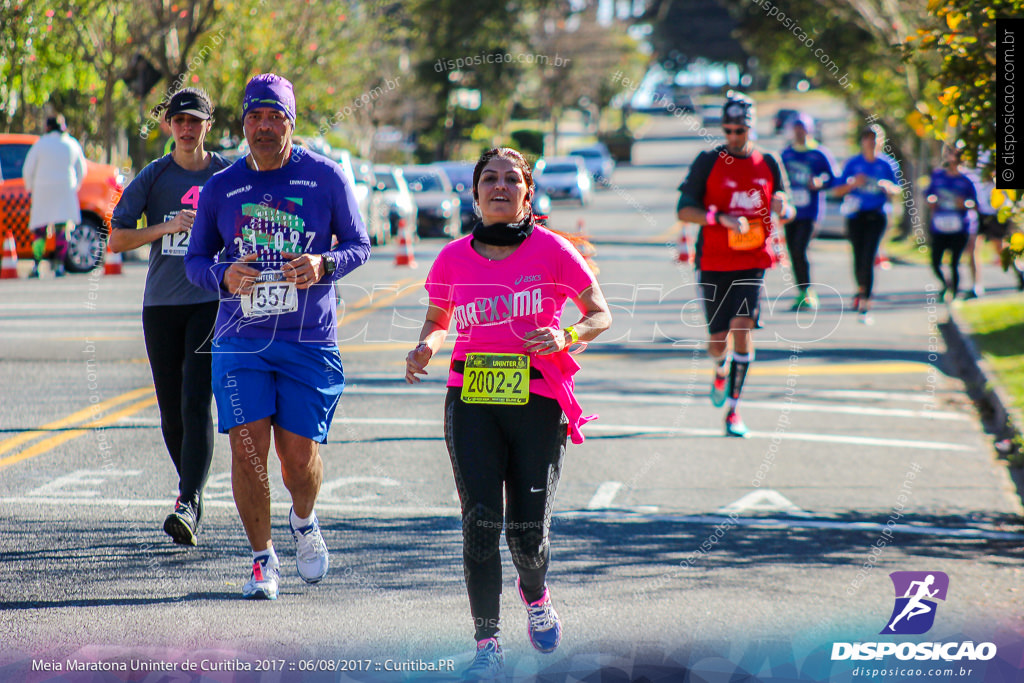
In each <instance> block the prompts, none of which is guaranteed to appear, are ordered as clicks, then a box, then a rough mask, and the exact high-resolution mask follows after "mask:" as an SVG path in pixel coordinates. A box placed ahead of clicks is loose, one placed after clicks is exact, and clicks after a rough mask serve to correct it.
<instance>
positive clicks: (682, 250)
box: [676, 229, 693, 263]
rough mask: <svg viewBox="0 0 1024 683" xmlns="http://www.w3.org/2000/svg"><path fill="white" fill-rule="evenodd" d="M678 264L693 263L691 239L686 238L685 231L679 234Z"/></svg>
mask: <svg viewBox="0 0 1024 683" xmlns="http://www.w3.org/2000/svg"><path fill="white" fill-rule="evenodd" d="M676 263H693V252H692V251H690V239H689V238H688V237H687V236H686V230H685V229H684V230H683V231H682V232H680V233H679V253H678V254H677V255H676Z"/></svg>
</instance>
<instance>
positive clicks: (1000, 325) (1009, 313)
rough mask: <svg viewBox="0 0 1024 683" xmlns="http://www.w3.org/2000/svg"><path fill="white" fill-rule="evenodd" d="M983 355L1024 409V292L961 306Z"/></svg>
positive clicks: (966, 303) (978, 300) (1013, 398)
mask: <svg viewBox="0 0 1024 683" xmlns="http://www.w3.org/2000/svg"><path fill="white" fill-rule="evenodd" d="M960 314H961V316H962V317H963V319H964V320H965V321H966V322H967V323H968V324H969V325H970V326H971V330H972V337H973V339H974V342H975V344H977V346H978V350H979V351H980V352H981V354H982V356H984V358H985V359H986V360H987V361H988V362H989V363H990V364H991V366H992V369H993V370H994V371H995V373H996V376H997V377H998V380H999V383H1000V384H1001V385H1002V386H1003V387H1004V388H1005V389H1006V391H1007V392H1008V393H1009V394H1010V400H1011V401H1013V404H1014V406H1015V407H1016V408H1017V410H1018V411H1020V412H1024V294H1016V295H1013V296H1007V297H999V298H992V299H975V300H972V301H968V302H965V303H964V304H963V306H962V307H961V309H960Z"/></svg>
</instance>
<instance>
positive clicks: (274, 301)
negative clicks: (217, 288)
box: [242, 270, 299, 318]
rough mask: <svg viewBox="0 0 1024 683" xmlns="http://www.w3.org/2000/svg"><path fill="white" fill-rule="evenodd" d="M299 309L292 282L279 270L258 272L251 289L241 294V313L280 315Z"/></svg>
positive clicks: (248, 314) (247, 314)
mask: <svg viewBox="0 0 1024 683" xmlns="http://www.w3.org/2000/svg"><path fill="white" fill-rule="evenodd" d="M297 310H299V295H298V290H296V288H295V283H294V282H288V281H287V280H285V279H284V273H282V272H281V271H280V270H265V271H263V272H262V273H260V276H259V277H258V278H257V279H256V283H255V284H254V285H253V287H252V291H251V292H249V293H248V294H244V295H242V315H244V316H245V317H246V318H252V317H254V316H257V315H281V314H282V313H291V312H292V311H297Z"/></svg>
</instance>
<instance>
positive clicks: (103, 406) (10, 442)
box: [0, 386, 153, 454]
mask: <svg viewBox="0 0 1024 683" xmlns="http://www.w3.org/2000/svg"><path fill="white" fill-rule="evenodd" d="M151 393H153V387H152V386H148V387H142V388H141V389H135V390H133V391H129V392H128V393H125V394H121V395H120V396H115V397H114V398H108V399H107V400H106V401H103V402H101V403H97V404H96V405H92V406H89V407H88V408H83V409H82V410H79V411H77V412H74V413H71V414H70V415H68V416H67V417H63V418H61V419H59V420H57V421H56V422H51V423H49V424H45V425H43V426H42V427H39V428H38V429H36V430H32V431H28V432H22V433H21V434H18V435H17V436H13V437H11V438H9V439H6V440H4V441H0V454H3V453H6V452H7V451H9V450H12V449H14V448H17V447H18V446H20V445H21V444H23V443H25V442H27V441H31V440H32V439H34V438H36V437H37V436H42V435H44V434H46V433H47V432H49V431H52V430H54V429H62V428H64V427H69V426H71V425H73V424H75V423H76V422H80V421H81V420H87V419H89V418H95V417H96V416H97V415H99V414H100V413H102V412H104V411H106V410H107V409H108V408H113V407H114V406H116V405H120V404H121V403H127V402H128V401H133V400H135V399H137V398H138V397H140V396H142V395H144V394H151Z"/></svg>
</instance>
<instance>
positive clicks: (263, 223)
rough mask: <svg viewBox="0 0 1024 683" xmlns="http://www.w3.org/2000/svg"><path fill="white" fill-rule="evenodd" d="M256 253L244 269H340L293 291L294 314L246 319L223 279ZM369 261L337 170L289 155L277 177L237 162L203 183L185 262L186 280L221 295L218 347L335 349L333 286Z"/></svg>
mask: <svg viewBox="0 0 1024 683" xmlns="http://www.w3.org/2000/svg"><path fill="white" fill-rule="evenodd" d="M335 240H336V241H337V243H336V244H334V242H335ZM254 252H255V253H256V254H257V255H258V259H257V260H256V261H253V262H251V263H249V264H248V265H251V266H252V267H254V268H256V269H258V270H272V269H279V268H280V267H281V265H282V264H283V263H284V261H285V260H286V259H284V258H283V257H282V256H281V254H282V253H296V254H301V253H309V254H326V253H328V252H330V253H331V254H332V255H333V256H334V259H335V261H336V262H337V264H338V267H337V269H336V270H335V272H334V274H333V275H332V276H329V277H324V278H323V279H322V280H320V282H319V283H317V284H316V285H314V286H312V287H310V288H309V289H300V290H298V310H296V311H292V312H288V313H280V314H278V315H259V316H254V317H250V318H245V317H244V316H243V314H242V310H241V299H240V297H238V296H235V295H232V294H230V293H229V292H228V291H227V290H226V289H225V288H224V286H223V282H224V273H225V272H226V271H227V269H228V268H229V267H230V265H231V263H233V262H234V261H236V260H238V259H239V258H240V257H241V256H243V255H246V254H252V253H254ZM369 255H370V239H369V237H367V235H366V228H365V227H364V225H363V221H362V218H360V216H359V210H358V208H357V206H356V200H355V196H354V195H353V194H352V187H351V186H350V184H349V182H348V180H347V179H346V178H345V176H344V173H343V171H342V169H341V167H340V166H338V164H336V163H334V162H333V161H331V160H330V159H328V158H327V157H324V156H321V155H319V154H317V153H315V152H310V151H308V150H306V149H303V148H300V147H294V148H293V151H292V156H291V157H290V159H289V161H288V163H287V164H285V165H284V166H283V167H281V168H279V169H274V170H270V171H253V170H251V169H250V168H249V167H248V166H247V165H246V163H245V158H242V159H239V160H238V161H237V162H235V163H234V164H232V165H231V166H229V167H228V168H226V169H224V170H223V171H221V172H220V173H218V174H216V175H214V176H213V177H212V178H210V179H209V180H208V181H207V182H206V184H205V185H204V186H203V190H202V193H201V194H200V196H199V207H198V209H197V212H196V219H195V223H194V224H193V225H192V237H191V239H190V241H189V247H188V253H187V254H186V255H185V274H186V275H187V276H188V279H189V280H190V281H191V282H192V283H194V284H196V285H198V286H200V287H203V288H204V289H208V290H210V291H214V292H218V293H219V294H220V310H219V312H218V314H217V326H216V328H215V336H216V338H218V339H219V338H223V337H248V338H256V339H278V340H284V341H303V342H312V343H328V342H329V343H336V342H337V318H336V310H335V309H336V298H335V294H334V287H333V283H334V281H335V280H337V279H338V278H340V277H342V276H343V275H345V274H346V273H348V272H350V271H352V270H354V269H355V268H358V267H359V266H361V265H362V264H363V263H365V262H366V259H367V258H369Z"/></svg>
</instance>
